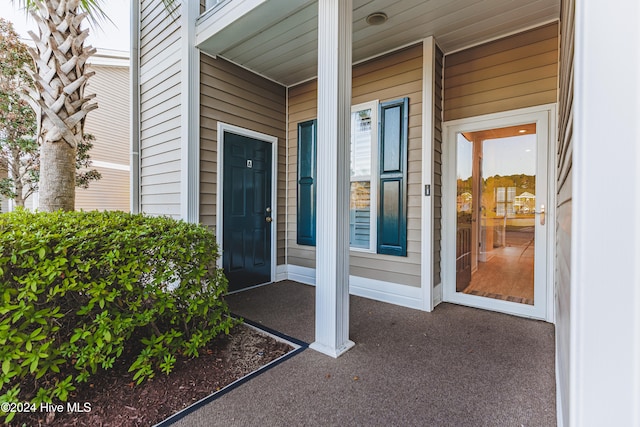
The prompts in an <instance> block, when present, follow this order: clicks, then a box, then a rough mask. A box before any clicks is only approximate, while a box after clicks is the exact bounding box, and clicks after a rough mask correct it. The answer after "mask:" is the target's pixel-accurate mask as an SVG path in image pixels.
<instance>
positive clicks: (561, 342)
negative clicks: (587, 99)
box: [555, 0, 575, 425]
mask: <svg viewBox="0 0 640 427" xmlns="http://www.w3.org/2000/svg"><path fill="white" fill-rule="evenodd" d="M574 10H575V6H574V0H563V2H562V11H561V20H560V22H561V28H560V70H561V72H560V90H559V97H558V98H559V99H558V104H559V108H558V151H557V165H556V168H557V169H556V178H557V183H556V186H557V187H556V188H557V194H556V202H557V207H556V215H557V220H556V221H557V222H556V234H557V236H556V262H555V264H556V284H555V285H556V294H557V297H556V342H557V343H558V351H557V353H558V357H557V361H558V376H559V378H558V383H559V384H560V387H559V389H558V393H559V394H560V398H561V402H563V405H562V407H563V410H564V412H565V413H563V414H558V418H563V420H564V422H563V423H562V424H564V425H570V423H569V415H568V412H569V411H568V409H569V355H570V354H569V353H570V350H569V343H570V342H571V336H570V332H569V330H570V315H571V311H570V304H571V289H570V286H571V203H572V202H571V201H572V185H571V175H572V172H571V165H572V157H573V49H574V33H575V26H574Z"/></svg>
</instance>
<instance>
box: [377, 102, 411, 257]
mask: <svg viewBox="0 0 640 427" xmlns="http://www.w3.org/2000/svg"><path fill="white" fill-rule="evenodd" d="M379 120H380V125H379V132H380V137H379V146H380V153H379V163H380V169H379V171H380V183H379V187H378V253H380V254H387V255H398V256H406V255H407V143H408V131H409V98H403V99H399V100H396V101H390V102H384V103H381V104H380V114H379Z"/></svg>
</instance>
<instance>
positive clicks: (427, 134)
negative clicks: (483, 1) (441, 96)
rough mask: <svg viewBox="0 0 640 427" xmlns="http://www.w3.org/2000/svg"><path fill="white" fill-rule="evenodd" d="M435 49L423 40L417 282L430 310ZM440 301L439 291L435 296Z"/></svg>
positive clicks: (424, 306)
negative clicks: (418, 265)
mask: <svg viewBox="0 0 640 427" xmlns="http://www.w3.org/2000/svg"><path fill="white" fill-rule="evenodd" d="M435 50H436V44H435V39H434V38H433V36H430V37H427V38H426V39H424V40H423V41H422V187H423V188H425V189H426V186H427V185H428V186H429V188H430V194H429V195H427V194H426V190H425V193H423V194H422V211H421V212H422V230H421V240H422V244H421V253H422V260H421V262H420V276H421V280H420V286H421V287H422V309H423V310H424V311H432V310H433V307H434V295H433V286H434V283H433V269H432V267H433V197H434V196H433V193H434V192H435V186H434V184H433V183H434V180H433V129H434V128H433V117H434V112H433V109H434V105H435V77H436V72H435V67H436V65H435V64H436V61H435ZM437 299H438V300H439V301H442V295H439V296H438V298H437Z"/></svg>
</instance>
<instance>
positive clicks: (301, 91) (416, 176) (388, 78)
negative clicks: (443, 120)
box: [287, 45, 422, 286]
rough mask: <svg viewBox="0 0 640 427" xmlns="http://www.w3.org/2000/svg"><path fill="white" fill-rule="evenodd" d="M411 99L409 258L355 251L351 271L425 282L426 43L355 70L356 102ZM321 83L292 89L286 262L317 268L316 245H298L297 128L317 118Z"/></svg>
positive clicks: (414, 283) (411, 282)
mask: <svg viewBox="0 0 640 427" xmlns="http://www.w3.org/2000/svg"><path fill="white" fill-rule="evenodd" d="M402 97H409V146H408V174H407V178H408V191H407V195H408V200H407V206H408V209H407V211H408V212H407V214H408V218H407V256H406V257H396V256H388V255H378V254H370V253H362V252H355V251H352V252H351V257H350V260H351V269H350V272H351V274H352V275H355V276H360V277H366V278H371V279H377V280H383V281H390V282H394V283H401V284H406V285H410V286H420V244H421V242H420V229H421V219H420V211H421V179H422V169H421V167H422V164H421V159H422V141H421V136H422V116H421V114H422V45H416V46H413V47H409V48H406V49H403V50H401V51H398V52H394V53H393V54H390V55H387V56H385V57H383V58H379V59H375V60H372V61H370V62H367V63H364V64H360V65H358V66H356V67H354V69H353V94H352V104H353V105H355V104H360V103H364V102H368V101H373V100H376V99H377V100H379V101H380V102H384V101H390V100H394V99H398V98H402ZM316 104H317V83H316V81H311V82H308V83H303V84H301V85H298V86H296V87H292V88H290V89H289V129H288V133H289V147H288V149H289V163H288V170H289V173H288V177H287V179H288V192H287V196H288V200H289V204H288V207H287V213H288V223H287V247H288V251H287V263H288V264H293V265H299V266H303V267H312V268H313V267H315V248H313V247H310V246H299V245H298V244H297V243H296V173H297V172H296V171H297V161H298V159H297V126H298V123H299V122H302V121H305V120H310V119H313V118H316V116H317V112H316Z"/></svg>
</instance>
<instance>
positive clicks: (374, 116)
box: [349, 99, 380, 253]
mask: <svg viewBox="0 0 640 427" xmlns="http://www.w3.org/2000/svg"><path fill="white" fill-rule="evenodd" d="M379 104H380V102H379V101H378V100H377V99H375V100H373V101H368V102H363V103H362V104H356V105H352V106H351V113H352V114H353V113H357V112H358V111H362V110H369V109H370V110H371V175H370V176H369V180H370V181H369V189H370V191H371V197H370V202H369V203H370V209H371V214H370V219H369V247H368V248H357V247H353V246H349V249H350V250H351V251H353V252H364V253H376V252H377V249H378V181H379V179H378V178H379V175H380V173H379V169H380V165H379V163H378V147H379V145H378V143H379V142H378V106H379ZM352 133H353V130H352ZM363 177H364V176H361V177H357V178H363ZM358 180H360V179H352V178H351V176H350V177H349V185H351V182H353V181H358ZM349 193H351V189H349Z"/></svg>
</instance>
